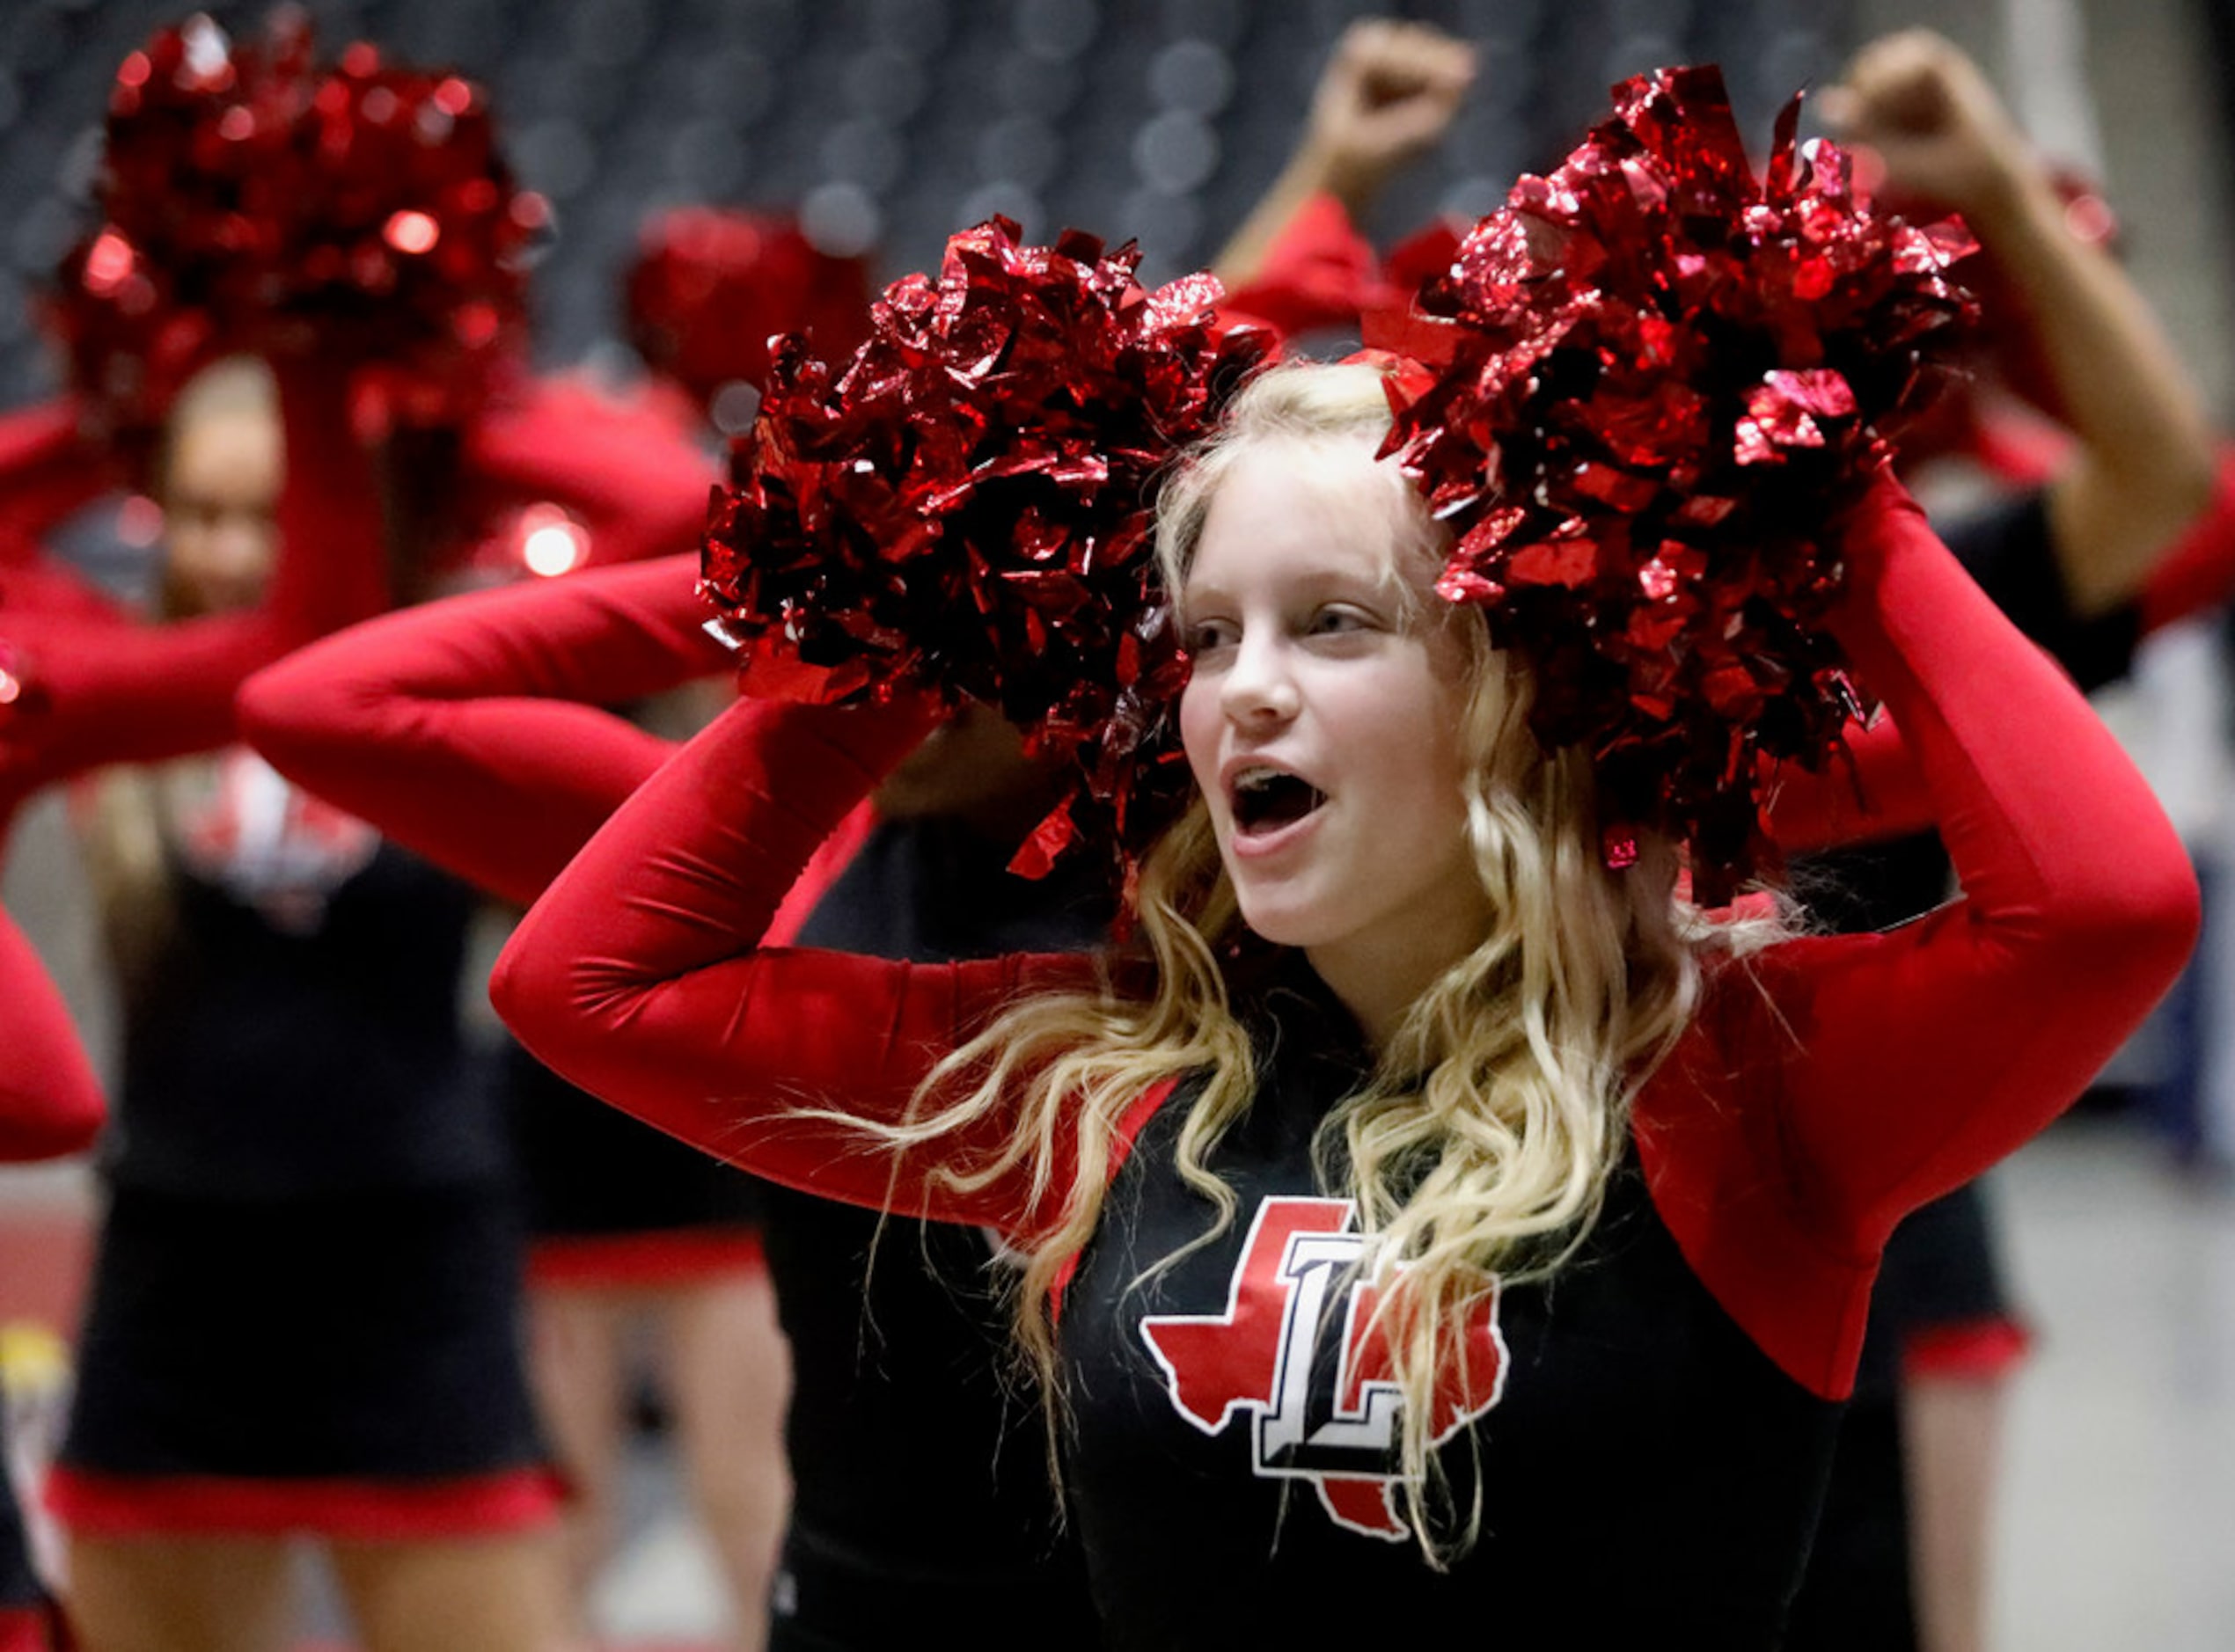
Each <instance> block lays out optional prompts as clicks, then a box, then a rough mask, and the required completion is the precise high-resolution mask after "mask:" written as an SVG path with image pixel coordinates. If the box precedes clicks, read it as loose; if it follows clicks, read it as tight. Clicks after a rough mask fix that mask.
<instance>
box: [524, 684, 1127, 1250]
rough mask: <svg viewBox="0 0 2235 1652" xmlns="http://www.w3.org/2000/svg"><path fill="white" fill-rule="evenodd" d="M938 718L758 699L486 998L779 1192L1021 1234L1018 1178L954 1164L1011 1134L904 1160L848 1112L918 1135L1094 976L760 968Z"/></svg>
mask: <svg viewBox="0 0 2235 1652" xmlns="http://www.w3.org/2000/svg"><path fill="white" fill-rule="evenodd" d="M931 727H932V717H931V715H930V713H929V712H928V710H927V709H926V708H925V707H924V706H922V705H916V704H911V705H895V706H890V707H864V708H859V709H846V710H835V709H832V708H828V707H822V706H813V707H808V706H792V705H769V704H766V703H762V702H757V701H752V700H744V701H741V702H739V703H738V704H737V705H735V706H732V707H731V708H730V709H729V711H727V712H725V713H722V716H721V717H720V718H718V719H716V720H715V721H714V723H713V724H712V725H711V726H709V727H707V730H706V731H705V732H704V733H702V734H701V735H699V736H698V737H697V738H696V739H694V740H692V741H691V742H689V743H688V744H686V745H685V747H684V748H683V749H682V750H681V751H680V752H678V754H677V755H676V757H674V759H673V760H672V761H671V762H670V763H668V764H666V765H665V766H664V767H663V768H662V769H661V770H660V771H659V772H658V773H656V774H655V775H654V776H653V777H652V778H650V779H649V780H648V781H646V782H645V783H644V785H643V786H641V787H640V788H639V789H638V790H637V792H636V793H635V794H634V796H632V797H631V798H630V799H629V800H628V801H627V803H626V804H624V805H623V806H622V807H621V808H620V809H619V811H618V812H617V813H616V814H615V815H613V818H612V820H611V821H610V822H607V824H606V825H605V829H604V830H601V831H600V832H599V833H598V834H597V836H596V837H593V838H592V839H591V840H590V843H589V844H588V845H587V846H586V847H585V848H584V849H583V852H582V853H581V854H580V855H579V856H577V857H576V858H575V860H574V862H573V864H572V865H570V866H568V868H567V869H566V871H565V872H564V873H563V874H561V875H560V877H559V878H558V879H557V881H554V882H553V884H552V886H551V888H549V889H548V890H547V891H546V893H545V895H544V896H543V898H542V899H541V900H540V901H539V902H538V903H536V905H535V906H534V907H533V908H532V909H531V910H530V911H529V913H528V916H527V917H525V918H524V920H523V921H522V922H521V925H520V926H519V928H518V929H517V930H515V931H514V932H513V936H512V939H511V942H510V943H509V945H508V946H507V947H505V949H504V953H503V955H502V957H501V958H500V959H499V960H498V962H497V968H496V971H495V974H494V975H493V976H491V977H490V981H489V998H490V1001H491V1003H493V1004H494V1005H495V1006H496V1010H497V1013H498V1014H499V1015H500V1016H502V1018H503V1020H504V1021H505V1023H506V1024H507V1025H508V1026H509V1027H511V1028H512V1030H513V1032H514V1033H515V1034H517V1035H518V1037H519V1039H520V1042H522V1043H523V1044H524V1045H526V1046H527V1047H528V1049H530V1050H531V1052H532V1053H533V1054H534V1055H535V1056H536V1057H537V1058H538V1059H539V1060H540V1061H542V1062H543V1063H544V1064H546V1065H547V1066H549V1067H550V1068H551V1069H552V1070H553V1071H555V1072H558V1073H560V1074H561V1076H563V1077H564V1078H568V1080H570V1081H571V1082H573V1083H575V1084H577V1085H581V1086H582V1087H583V1089H585V1090H589V1091H590V1092H592V1093H595V1094H597V1095H599V1096H602V1097H604V1098H605V1100H608V1101H611V1102H612V1103H613V1104H614V1105H615V1106H617V1107H621V1108H623V1109H624V1110H625V1111H627V1112H629V1113H631V1114H634V1115H635V1116H637V1117H638V1118H640V1119H642V1120H644V1121H645V1122H647V1123H649V1124H653V1125H656V1126H657V1127H658V1128H659V1129H663V1130H666V1131H668V1132H669V1133H670V1134H671V1135H674V1136H678V1137H682V1138H683V1139H684V1140H685V1141H687V1142H690V1143H692V1144H693V1145H695V1146H697V1147H700V1148H701V1149H703V1150H704V1151H707V1152H709V1153H713V1154H714V1155H715V1156H716V1157H718V1158H722V1159H729V1160H730V1161H731V1162H733V1163H735V1164H737V1165H739V1166H743V1167H744V1168H746V1169H748V1170H751V1172H752V1173H754V1174H756V1175H758V1176H763V1177H766V1178H767V1179H768V1180H770V1181H778V1182H782V1183H785V1184H786V1185H788V1186H791V1187H795V1188H803V1189H805V1190H807V1191H809V1192H811V1193H815V1194H818V1195H822V1196H824V1197H826V1198H832V1199H839V1200H844V1201H846V1202H850V1203H855V1204H865V1205H869V1206H873V1207H875V1206H883V1205H886V1204H887V1203H888V1202H890V1208H891V1209H893V1210H897V1211H900V1212H903V1213H906V1214H913V1215H922V1216H928V1217H933V1218H934V1219H938V1220H942V1221H958V1222H970V1223H975V1224H981V1225H986V1226H992V1227H996V1228H1000V1229H1003V1230H1007V1231H1012V1232H1014V1231H1016V1230H1018V1229H1020V1228H1021V1227H1022V1226H1025V1225H1029V1224H1030V1221H1031V1219H1032V1212H1031V1202H1030V1198H1029V1197H1028V1195H1027V1194H1026V1192H1025V1190H1024V1186H1023V1181H1022V1173H1020V1176H1019V1177H1018V1178H1015V1179H1011V1180H1009V1181H1002V1182H1000V1183H997V1184H995V1185H993V1186H991V1187H989V1188H984V1189H981V1190H980V1191H979V1192H978V1193H976V1194H974V1195H970V1196H969V1197H967V1198H963V1197H958V1196H956V1195H952V1194H951V1193H948V1192H944V1191H942V1190H940V1189H939V1188H936V1187H935V1185H934V1177H933V1174H932V1173H933V1172H934V1170H936V1169H937V1168H939V1167H940V1166H941V1164H942V1162H945V1163H949V1164H951V1163H953V1162H956V1161H959V1160H962V1159H968V1158H970V1157H971V1156H972V1155H974V1154H975V1153H977V1152H978V1151H992V1150H993V1149H995V1148H997V1147H999V1146H1000V1144H1002V1143H1003V1142H1004V1141H1005V1139H1006V1136H1007V1131H1008V1124H1009V1122H1008V1121H1006V1120H1001V1121H989V1122H988V1125H987V1127H986V1131H984V1132H982V1133H975V1134H970V1135H964V1136H950V1137H945V1138H943V1139H942V1142H941V1144H939V1146H938V1148H937V1149H936V1150H935V1151H925V1152H922V1153H917V1154H903V1155H900V1156H899V1157H898V1159H895V1158H894V1157H892V1156H890V1155H888V1154H887V1153H885V1152H883V1151H879V1150H876V1149H875V1148H873V1147H872V1146H870V1145H869V1144H868V1141H867V1138H866V1137H864V1136H863V1135H862V1134H861V1132H859V1131H857V1130H855V1129H851V1128H849V1127H847V1126H846V1125H845V1124H843V1123H838V1122H829V1121H826V1120H819V1119H815V1118H812V1117H806V1116H802V1110H803V1109H808V1108H813V1107H842V1108H844V1109H845V1110H846V1111H847V1112H849V1113H852V1114H855V1115H859V1116H861V1117H862V1118H865V1119H869V1120H876V1121H880V1122H893V1121H896V1120H898V1119H899V1118H900V1117H901V1116H902V1115H904V1114H905V1112H906V1110H907V1108H908V1106H909V1103H910V1101H911V1100H912V1098H913V1096H914V1094H915V1092H916V1088H917V1086H918V1085H919V1084H920V1083H921V1082H922V1080H923V1078H925V1076H926V1075H927V1073H929V1071H931V1069H932V1067H933V1066H934V1064H936V1063H937V1062H938V1061H939V1060H940V1059H941V1058H942V1056H945V1055H947V1054H948V1053H949V1051H950V1050H952V1049H956V1047H957V1046H959V1045H960V1044H961V1043H962V1042H964V1041H965V1040H966V1039H968V1038H969V1037H970V1036H971V1034H974V1033H976V1032H978V1030H979V1029H980V1028H981V1027H983V1026H984V1025H985V1023H986V1021H988V1020H991V1019H992V1017H993V1014H994V1013H995V1012H998V1011H999V1010H1000V1009H1002V1008H1004V1007H1006V1006H1007V1005H1009V1004H1012V1003H1014V1002H1015V1001H1016V999H1017V998H1019V997H1020V996H1022V995H1025V994H1029V993H1031V992H1034V991H1036V990H1044V989H1048V988H1052V987H1083V986H1087V985H1089V984H1091V983H1092V982H1093V980H1094V979H1095V965H1094V963H1093V961H1091V960H1082V959H1081V958H1078V957H1075V956H1072V957H1060V956H1050V957H1037V956H1013V957H1008V958H1000V959H993V960H989V961H983V962H972V963H964V964H945V965H916V964H901V963H890V962H886V961H882V960H876V959H869V958H861V957H855V956H853V955H850V954H842V953H829V952H816V951H807V950H794V949H788V948H766V949H763V948H761V947H758V946H757V944H756V943H757V942H758V941H759V939H761V937H762V936H763V934H764V933H765V932H766V931H767V930H768V928H769V925H770V923H771V920H772V918H773V917H774V916H775V915H776V913H777V911H778V910H779V908H780V905H781V903H782V902H783V899H784V896H785V895H786V892H787V891H788V890H789V889H790V888H791V887H792V885H793V884H794V882H795V881H796V880H797V879H798V877H799V876H800V874H801V873H802V869H804V868H805V867H806V866H807V865H808V863H809V861H810V858H811V857H812V856H813V855H814V853H815V852H816V850H817V848H818V847H819V846H820V845H821V844H823V842H824V839H825V838H827V837H829V836H830V835H831V833H832V831H833V830H836V829H837V828H838V827H839V824H840V822H843V821H844V820H846V817H847V816H848V815H849V814H850V813H851V812H852V810H853V809H854V808H855V806H856V805H857V804H859V803H860V802H861V800H862V799H863V798H865V797H866V796H868V793H869V791H870V790H871V788H872V787H873V786H875V785H876V781H877V780H878V779H879V778H882V777H883V774H884V773H885V772H886V771H887V770H889V769H890V767H891V766H892V765H893V764H897V763H898V762H899V761H900V759H901V758H903V757H906V756H907V755H908V753H909V752H910V751H912V749H914V748H915V747H916V745H917V744H918V743H919V742H920V741H921V740H922V739H923V737H924V736H925V735H926V734H927V733H928V732H929V730H930V728H931Z"/></svg>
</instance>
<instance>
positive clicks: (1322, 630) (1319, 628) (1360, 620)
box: [1308, 608, 1368, 637]
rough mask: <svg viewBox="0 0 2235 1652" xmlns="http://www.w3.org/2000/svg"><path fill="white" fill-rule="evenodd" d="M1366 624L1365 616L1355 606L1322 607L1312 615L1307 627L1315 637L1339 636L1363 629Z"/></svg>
mask: <svg viewBox="0 0 2235 1652" xmlns="http://www.w3.org/2000/svg"><path fill="white" fill-rule="evenodd" d="M1367 624H1368V621H1367V617H1366V616H1365V615H1364V614H1362V613H1360V612H1359V610H1356V609H1355V608H1323V609H1321V610H1318V611H1317V612H1316V613H1315V614H1313V615H1312V617H1311V624H1310V625H1309V626H1308V630H1309V632H1310V633H1311V634H1312V635H1313V636H1315V637H1325V636H1340V635H1342V634H1343V633H1344V632H1352V631H1363V630H1365V629H1366V628H1367Z"/></svg>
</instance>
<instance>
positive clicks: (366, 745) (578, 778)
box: [240, 553, 729, 903]
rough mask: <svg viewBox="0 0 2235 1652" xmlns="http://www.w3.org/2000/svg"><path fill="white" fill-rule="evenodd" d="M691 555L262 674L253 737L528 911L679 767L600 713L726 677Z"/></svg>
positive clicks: (361, 630) (662, 748) (462, 607)
mask: <svg viewBox="0 0 2235 1652" xmlns="http://www.w3.org/2000/svg"><path fill="white" fill-rule="evenodd" d="M697 582H698V557H697V556H696V554H695V553H694V554H692V555H688V556H676V557H666V558H662V559H657V560H655V561H650V562H645V563H641V564H637V565H635V566H632V567H619V568H610V569H597V570H593V571H591V572H590V573H586V574H574V575H571V576H569V577H568V578H566V579H563V580H553V581H534V582H532V583H530V584H527V585H523V586H517V587H515V588H510V589H508V590H502V591H489V592H484V593H479V594H476V595H473V596H462V597H456V598H452V599H451V600H450V601H447V602H442V603H433V604H430V605H429V606H427V607H423V608H420V609H415V610H409V611H407V612H403V613H398V614H391V615H387V616H385V617H384V618H380V619H378V620H375V621H373V622H371V623H370V624H368V625H359V626H356V627H355V628H353V629H352V630H349V631H348V632H343V633H342V634H341V635H340V636H337V637H333V638H330V639H328V640H326V641H324V642H321V643H319V644H318V645H317V646H315V647H310V648H306V649H304V650H302V651H301V652H300V653H297V654H293V655H291V656H289V658H288V659H286V660H284V661H282V662H281V663H279V664H278V665H275V666H273V667H272V668H270V669H267V670H265V671H262V672H260V673H259V674H258V675H257V676H254V677H253V678H252V679H250V681H249V682H248V683H247V684H246V685H245V687H244V688H243V690H242V691H241V696H240V720H241V730H242V733H243V734H244V735H245V736H246V737H247V738H248V740H249V742H250V743H251V744H253V745H254V746H255V747H256V748H257V749H259V750H260V751H261V752H262V753H263V754H264V755H265V756H266V757H267V758H269V759H270V760H271V762H272V764H274V766H275V767H276V768H278V769H279V770H280V771H281V772H282V773H284V774H286V775H288V776H289V777H290V778H293V779H295V780H297V781H298V782H299V783H300V784H302V785H303V786H307V787H308V788H309V789H310V790H311V791H313V792H316V793H319V795H320V796H321V797H324V798H326V800H328V801H330V802H333V803H338V804H339V805H341V807H342V808H346V809H348V811H349V812H350V813H351V814H353V815H357V816H358V817H359V818H360V819H363V820H367V821H370V822H372V823H373V824H375V825H377V826H378V827H379V828H380V829H381V830H382V831H383V832H385V833H386V834H387V835H388V836H390V837H393V838H394V839H396V841H397V842H399V843H400V844H404V845H406V846H407V847H408V848H411V849H414V850H415V851H417V852H420V853H421V854H424V855H426V856H428V857H429V859H433V860H434V861H436V863H437V864H439V865H441V866H443V867H445V868H447V869H448V870H450V871H452V872H455V873H458V874H459V875H461V876H463V877H465V878H468V879H470V880H472V881H473V882H474V883H476V884H477V885H479V886H480V888H484V889H487V891H489V892H490V893H491V894H494V895H500V896H502V897H503V898H505V899H507V900H512V901H517V902H520V903H527V902H530V901H532V900H534V899H535V898H536V897H537V896H538V895H540V894H541V893H542V892H543V889H544V886H545V885H546V884H547V883H549V882H550V881H551V880H552V878H553V876H554V875H556V874H557V873H558V872H559V870H560V868H561V867H562V866H565V865H566V864H567V862H568V860H569V859H571V858H572V857H573V856H574V854H575V852H576V851H577V850H579V849H580V848H581V847H582V845H583V843H584V842H585V841H586V840H587V839H588V838H589V837H590V834H591V833H592V832H594V831H595V830H597V828H598V827H599V826H601V825H603V824H604V823H605V818H606V816H607V815H611V814H612V812H613V809H614V808H615V807H616V806H617V805H618V804H619V802H620V801H621V800H622V799H624V798H626V797H627V795H628V794H629V793H631V792H632V791H634V789H635V788H636V787H637V786H638V785H640V784H641V782H642V781H643V780H644V778H645V777H646V776H648V775H649V774H650V773H651V772H652V771H654V770H655V769H656V768H657V767H658V766H659V765H660V764H661V763H662V762H663V760H664V759H665V758H666V757H667V756H668V755H669V753H670V752H671V751H672V750H673V749H674V746H673V744H672V742H669V741H665V740H662V739H660V738H658V737H657V736H656V735H650V734H647V733H646V732H645V731H644V730H642V729H641V728H638V727H634V725H632V724H630V723H628V722H627V721H625V720H622V719H621V718H619V717H618V716H616V715H614V714H613V713H611V712H608V711H606V710H605V709H604V708H605V707H606V706H609V705H620V704H623V703H625V702H627V701H630V700H634V699H639V698H643V697H644V696H646V695H649V694H656V693H660V692H663V691H666V690H669V689H672V688H675V687H677V686H678V685H679V684H681V683H687V682H689V681H691V680H692V678H694V677H701V676H708V675H711V674H714V673H717V672H720V671H722V669H725V668H726V666H727V665H728V663H729V655H728V654H727V653H726V652H725V651H724V650H723V649H722V648H721V647H719V646H718V645H717V644H715V643H714V641H713V640H711V639H709V638H708V637H707V634H706V632H704V631H703V630H702V629H701V625H702V622H703V620H704V618H705V609H704V606H703V604H702V603H700V601H699V598H698V596H697Z"/></svg>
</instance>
